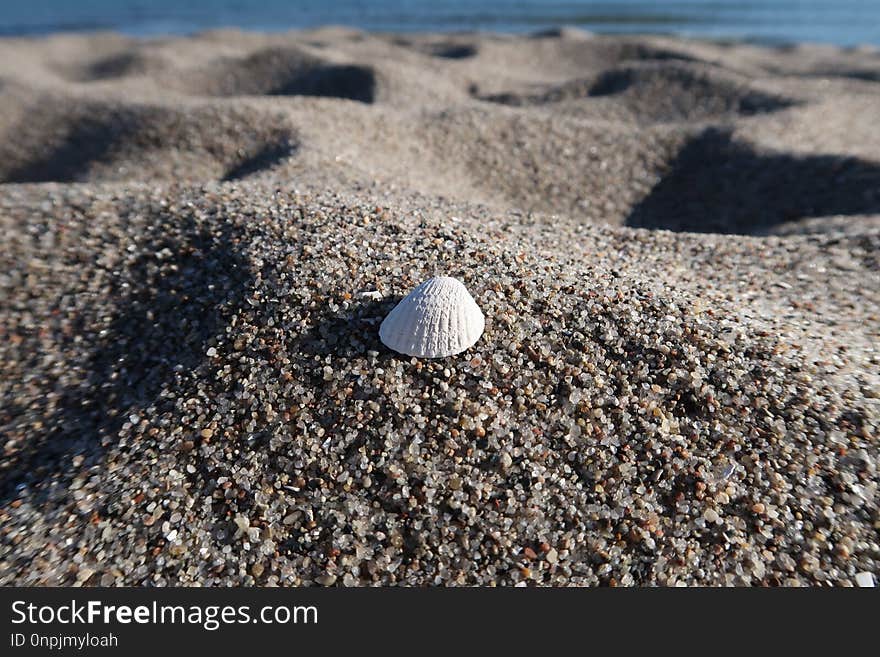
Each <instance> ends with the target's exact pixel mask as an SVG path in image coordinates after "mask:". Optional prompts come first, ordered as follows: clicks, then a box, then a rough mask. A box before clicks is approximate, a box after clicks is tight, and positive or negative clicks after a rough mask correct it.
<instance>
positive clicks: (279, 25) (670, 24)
mask: <svg viewBox="0 0 880 657" xmlns="http://www.w3.org/2000/svg"><path fill="white" fill-rule="evenodd" d="M326 24H334V25H348V26H352V27H359V28H364V29H368V30H380V31H471V30H495V31H504V32H530V31H537V30H541V29H547V28H549V27H553V26H559V25H576V26H579V27H583V28H585V29H588V30H591V31H595V32H618V33H619V32H641V33H645V32H648V33H664V34H684V35H690V36H702V37H711V38H727V37H732V38H744V39H751V40H756V41H763V42H772V43H789V42H799V41H813V42H825V43H834V44H838V45H844V46H850V45H858V44H873V45H878V44H880V0H741V1H736V0H665V1H664V0H656V1H654V2H651V1H647V2H646V1H645V0H604V1H599V2H596V1H594V0H566V1H556V2H554V1H548V2H542V1H541V0H470V1H468V0H431V1H430V2H417V1H415V0H336V1H334V0H323V1H313V0H0V35H3V34H6V35H31V34H46V33H50V32H57V31H93V30H117V31H120V32H124V33H127V34H133V35H138V36H152V35H159V34H189V33H192V32H198V31H201V30H206V29H215V28H222V27H238V28H242V29H247V30H270V31H278V30H288V29H293V28H304V27H314V26H317V25H326Z"/></svg>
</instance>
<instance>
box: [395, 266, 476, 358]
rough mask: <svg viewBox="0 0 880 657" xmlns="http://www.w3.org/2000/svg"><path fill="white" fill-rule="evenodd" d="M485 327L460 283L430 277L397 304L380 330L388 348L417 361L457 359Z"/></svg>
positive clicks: (471, 299)
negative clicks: (455, 357) (418, 359)
mask: <svg viewBox="0 0 880 657" xmlns="http://www.w3.org/2000/svg"><path fill="white" fill-rule="evenodd" d="M485 326H486V319H485V317H483V312H482V311H481V310H480V307H479V306H478V305H477V302H476V301H474V298H473V297H472V296H471V295H470V293H469V292H468V291H467V288H465V286H464V285H463V284H462V283H461V281H459V280H457V279H455V278H452V277H450V276H437V277H435V278H431V279H429V280H427V281H425V282H424V283H422V284H421V285H419V286H418V287H416V288H415V289H414V290H413V291H412V292H410V293H409V294H408V295H407V296H406V297H404V298H403V299H402V300H401V302H400V303H398V304H397V305H396V306H395V307H394V309H393V310H392V311H391V312H390V313H388V316H387V317H386V318H385V320H384V321H383V322H382V325H381V326H380V327H379V339H380V340H382V344H384V345H385V346H386V347H388V348H389V349H393V350H394V351H397V352H399V353H402V354H406V355H407V356H415V357H417V358H444V357H446V356H454V355H455V354H458V353H461V352H462V351H464V350H466V349H468V348H470V347H472V346H473V345H474V344H475V343H476V341H477V340H479V339H480V336H481V335H482V334H483V329H484V328H485Z"/></svg>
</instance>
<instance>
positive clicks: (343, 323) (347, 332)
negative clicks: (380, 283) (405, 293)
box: [294, 295, 402, 360]
mask: <svg viewBox="0 0 880 657" xmlns="http://www.w3.org/2000/svg"><path fill="white" fill-rule="evenodd" d="M401 298H402V297H401V296H399V295H394V296H389V297H385V298H383V299H378V300H377V299H356V300H355V301H354V302H353V303H352V304H350V305H349V306H348V308H344V309H341V310H337V311H335V312H334V311H331V310H330V309H329V308H327V309H326V310H322V311H319V312H318V313H317V314H316V315H313V317H312V321H311V328H309V329H308V330H306V331H304V332H303V333H302V334H300V336H299V337H298V338H297V339H296V341H295V344H294V349H296V350H297V351H298V352H299V353H300V354H301V355H308V356H333V357H336V358H356V357H358V356H366V355H367V352H368V351H378V352H379V359H380V360H390V359H392V358H395V357H396V356H397V354H395V353H394V352H392V351H391V350H390V349H388V348H387V347H386V346H385V345H383V344H382V342H381V341H380V340H379V325H380V324H381V323H382V320H383V319H384V318H385V316H386V315H387V314H388V313H389V312H390V311H391V309H392V308H394V306H396V305H397V303H398V302H399V301H400V299H401Z"/></svg>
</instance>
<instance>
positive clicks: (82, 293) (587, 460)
mask: <svg viewBox="0 0 880 657" xmlns="http://www.w3.org/2000/svg"><path fill="white" fill-rule="evenodd" d="M878 80H880V53H878V52H877V51H876V50H872V49H869V48H862V49H853V50H838V49H834V48H829V47H819V46H798V47H790V48H766V47H758V46H750V45H742V44H730V43H708V42H699V41H686V40H676V39H668V38H659V37H658V38H637V37H625V38H624V37H613V38H612V37H598V36H593V35H590V34H587V33H584V32H580V31H577V30H570V29H565V30H558V31H551V32H548V33H544V34H540V35H532V36H520V37H513V36H502V35H470V34H461V35H406V36H403V35H374V34H366V33H361V32H357V31H353V30H347V29H341V28H327V29H322V30H316V31H311V32H299V33H291V34H283V35H271V36H269V35H258V34H244V33H237V32H215V33H206V34H202V35H198V36H195V37H192V38H186V39H181V38H174V39H156V40H140V41H139V40H131V39H128V38H123V37H121V36H117V35H112V34H98V35H89V36H54V37H49V38H39V39H5V40H0V135H2V137H0V181H2V183H4V184H0V223H2V230H3V235H4V248H3V251H2V260H0V334H2V340H0V427H2V429H0V435H2V440H3V456H2V460H0V584H34V585H48V584H77V585H84V586H92V585H105V586H110V585H261V586H262V585H282V586H297V585H344V586H356V585H394V584H403V585H425V584H432V585H433V584H437V585H490V586H494V585H499V586H511V585H522V586H534V585H670V586H671V585H839V586H852V585H856V582H857V580H856V576H857V575H859V574H860V573H865V572H869V573H875V574H876V573H878V572H880V541H878V529H880V515H878V473H877V468H878V461H880V458H878V424H880V356H878V353H877V344H878V333H880V330H878V329H880V261H878V253H880V251H878V249H880V131H878V130H877V126H876V117H877V116H878V115H880V85H878ZM437 274H447V275H452V276H456V277H457V278H459V279H460V280H462V281H463V282H464V283H465V284H466V285H467V287H468V289H469V290H470V292H471V293H472V294H473V296H474V297H475V299H476V300H477V302H478V303H479V304H480V306H481V308H482V309H483V312H484V313H485V315H486V318H487V326H486V331H485V334H484V335H483V337H482V339H481V340H480V341H479V342H478V343H477V344H476V345H475V346H474V347H473V348H472V349H470V350H468V351H467V352H466V353H465V354H462V355H460V356H456V357H453V358H448V359H443V360H437V361H429V360H419V359H413V358H408V357H404V356H400V355H397V354H395V353H393V352H390V351H389V350H388V349H386V348H385V347H384V346H383V345H382V344H381V343H380V342H379V339H378V334H377V333H378V324H379V322H381V320H382V318H383V317H384V316H385V314H387V312H388V311H389V310H390V309H391V308H392V307H393V306H394V304H395V303H396V302H397V301H398V300H399V299H400V298H401V297H402V295H404V294H405V293H406V292H407V291H408V290H409V289H411V288H412V287H413V286H414V285H416V284H418V283H419V282H421V281H422V280H424V279H426V278H428V277H430V276H432V275H437ZM865 580H866V578H865V577H864V576H860V580H859V581H865Z"/></svg>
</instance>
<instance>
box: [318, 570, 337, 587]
mask: <svg viewBox="0 0 880 657" xmlns="http://www.w3.org/2000/svg"><path fill="white" fill-rule="evenodd" d="M315 581H316V582H318V584H320V585H321V586H333V585H334V584H336V575H331V574H330V573H327V574H326V575H321V576H320V577H318V578H317V579H315Z"/></svg>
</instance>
